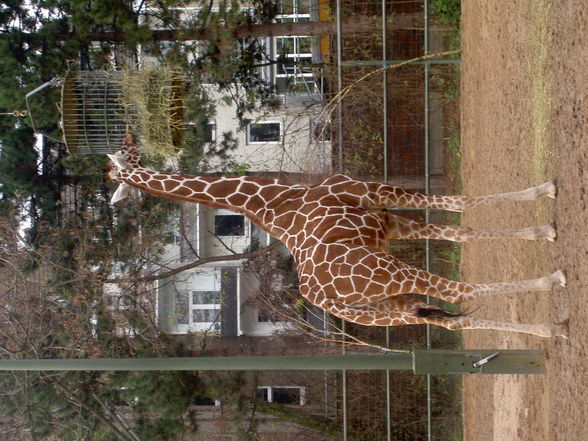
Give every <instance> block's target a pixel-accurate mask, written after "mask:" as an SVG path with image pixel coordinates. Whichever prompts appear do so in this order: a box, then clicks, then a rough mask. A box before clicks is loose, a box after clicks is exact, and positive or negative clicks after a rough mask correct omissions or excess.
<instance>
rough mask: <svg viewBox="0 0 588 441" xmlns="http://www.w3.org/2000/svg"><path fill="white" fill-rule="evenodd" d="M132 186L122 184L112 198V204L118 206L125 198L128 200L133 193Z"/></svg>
mask: <svg viewBox="0 0 588 441" xmlns="http://www.w3.org/2000/svg"><path fill="white" fill-rule="evenodd" d="M131 188H132V187H131V186H130V185H127V184H120V185H119V186H118V187H117V189H116V191H115V192H114V194H113V195H112V197H111V198H110V203H111V204H116V203H117V202H118V201H122V200H123V199H124V198H126V197H127V196H128V195H129V193H130V192H131Z"/></svg>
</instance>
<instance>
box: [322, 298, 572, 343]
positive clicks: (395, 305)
mask: <svg viewBox="0 0 588 441" xmlns="http://www.w3.org/2000/svg"><path fill="white" fill-rule="evenodd" d="M330 312H332V313H333V314H335V315H337V316H339V317H341V318H343V319H345V320H348V321H351V322H354V323H359V324H363V325H367V326H400V325H412V324H430V325H435V326H441V327H444V328H447V329H450V330H453V331H454V330H458V329H493V330H497V331H509V332H520V333H525V334H533V335H537V336H540V337H556V336H561V337H564V338H567V334H568V329H567V323H560V324H525V323H507V322H497V321H491V320H483V319H478V318H475V317H470V316H467V315H460V314H459V313H457V314H456V313H449V312H446V311H444V310H442V309H440V308H437V307H435V306H432V305H430V304H427V303H424V302H423V301H421V300H420V299H418V298H415V297H413V296H408V295H400V296H397V297H393V298H389V299H386V300H383V301H380V302H376V303H370V304H366V305H354V306H350V307H336V306H333V307H331V310H330Z"/></svg>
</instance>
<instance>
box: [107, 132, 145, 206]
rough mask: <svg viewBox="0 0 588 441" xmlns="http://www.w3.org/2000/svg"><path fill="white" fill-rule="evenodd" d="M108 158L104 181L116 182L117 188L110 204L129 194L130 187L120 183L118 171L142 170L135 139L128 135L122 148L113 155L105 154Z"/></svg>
mask: <svg viewBox="0 0 588 441" xmlns="http://www.w3.org/2000/svg"><path fill="white" fill-rule="evenodd" d="M107 156H108V157H109V158H110V161H108V164H106V167H105V169H104V173H105V175H104V180H105V181H110V180H112V181H113V182H118V183H119V186H118V188H117V189H116V191H115V192H114V194H113V195H112V198H111V202H112V203H115V202H118V201H120V200H122V199H124V198H125V197H127V195H128V194H129V190H130V186H128V185H127V184H125V183H123V182H121V181H120V175H119V173H120V171H121V170H128V169H136V168H143V163H142V162H141V156H140V153H139V148H138V147H137V139H136V138H135V137H134V136H133V135H131V134H130V133H129V134H128V135H126V136H125V137H124V139H123V142H122V148H121V149H120V150H119V151H118V152H116V153H115V154H113V155H111V154H107Z"/></svg>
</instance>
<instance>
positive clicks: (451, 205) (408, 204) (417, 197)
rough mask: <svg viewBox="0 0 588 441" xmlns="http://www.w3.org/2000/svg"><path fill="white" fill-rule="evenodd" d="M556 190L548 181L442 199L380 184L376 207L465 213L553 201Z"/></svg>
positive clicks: (443, 197) (441, 197) (437, 196)
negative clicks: (504, 204)
mask: <svg viewBox="0 0 588 441" xmlns="http://www.w3.org/2000/svg"><path fill="white" fill-rule="evenodd" d="M556 193H557V189H556V187H555V184H554V183H553V182H546V183H544V184H542V185H539V186H537V187H531V188H527V189H525V190H521V191H514V192H510V193H499V194H492V195H487V196H477V197H472V196H467V195H455V196H441V195H427V194H423V193H418V192H411V191H406V190H403V189H401V188H399V187H393V186H389V185H382V184H381V185H380V186H379V188H378V189H377V194H378V197H377V198H371V199H373V200H375V203H376V205H377V206H379V207H382V208H431V209H439V210H448V211H463V210H464V209H466V208H468V207H477V206H480V205H488V204H496V203H499V202H503V201H533V200H535V199H538V198H540V197H542V196H547V197H550V198H554V197H555V196H556Z"/></svg>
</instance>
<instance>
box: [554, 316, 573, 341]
mask: <svg viewBox="0 0 588 441" xmlns="http://www.w3.org/2000/svg"><path fill="white" fill-rule="evenodd" d="M569 323H570V321H569V319H568V320H564V321H563V322H559V323H556V324H555V325H553V334H552V336H553V337H562V338H565V339H566V340H568V339H569V334H570V329H569Z"/></svg>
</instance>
